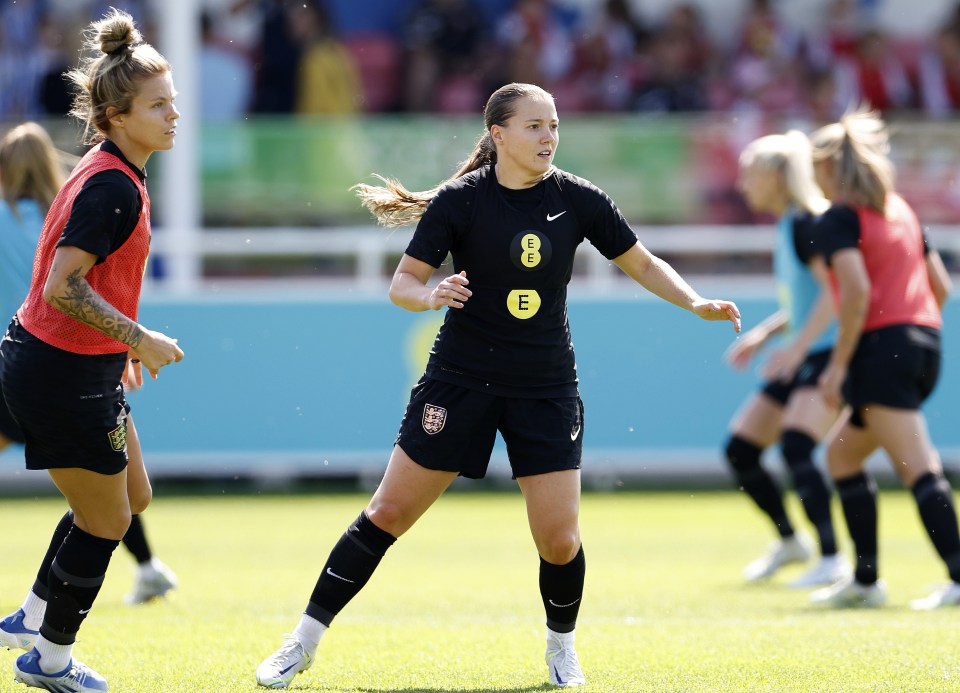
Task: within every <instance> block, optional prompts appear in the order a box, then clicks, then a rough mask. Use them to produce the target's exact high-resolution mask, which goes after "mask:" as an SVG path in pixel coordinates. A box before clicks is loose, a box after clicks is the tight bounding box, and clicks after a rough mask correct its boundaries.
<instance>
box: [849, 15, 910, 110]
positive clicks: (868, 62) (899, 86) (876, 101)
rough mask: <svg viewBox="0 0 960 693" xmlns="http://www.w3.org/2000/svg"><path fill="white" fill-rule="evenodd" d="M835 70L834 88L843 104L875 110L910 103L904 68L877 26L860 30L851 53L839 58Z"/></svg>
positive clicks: (885, 36) (893, 107)
mask: <svg viewBox="0 0 960 693" xmlns="http://www.w3.org/2000/svg"><path fill="white" fill-rule="evenodd" d="M835 70H836V71H835V77H836V81H837V90H838V92H839V94H840V96H841V98H843V99H844V100H845V101H846V103H847V104H850V105H854V104H864V105H867V106H869V107H870V108H874V109H877V110H879V111H890V110H894V109H901V108H909V107H910V106H911V105H912V104H913V89H912V88H911V86H910V80H909V78H908V76H907V71H906V69H905V67H904V65H903V63H902V62H901V61H900V59H899V57H898V56H897V54H896V52H895V51H894V50H892V47H891V45H890V41H889V39H888V37H887V35H886V34H885V33H883V32H882V31H881V30H880V29H877V28H873V29H868V30H867V31H865V32H863V34H861V36H860V38H859V40H858V41H857V49H856V52H855V53H854V55H853V57H852V58H851V59H849V60H842V61H840V62H839V63H838V64H837V66H836V68H835Z"/></svg>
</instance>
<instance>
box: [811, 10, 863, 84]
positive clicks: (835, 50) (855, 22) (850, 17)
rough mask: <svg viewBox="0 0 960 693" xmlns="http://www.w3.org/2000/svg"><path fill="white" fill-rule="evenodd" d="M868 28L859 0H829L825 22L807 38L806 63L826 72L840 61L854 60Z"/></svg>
mask: <svg viewBox="0 0 960 693" xmlns="http://www.w3.org/2000/svg"><path fill="white" fill-rule="evenodd" d="M864 25H865V22H864V18H863V12H862V10H861V7H860V4H859V3H858V2H857V0H830V4H829V6H828V7H827V12H826V21H824V22H823V24H822V25H820V26H817V27H816V29H815V30H814V31H812V32H811V33H810V35H808V36H807V37H805V43H806V50H807V60H808V61H809V62H810V64H811V65H812V66H813V67H814V69H816V70H825V69H828V67H829V66H830V65H831V64H832V63H834V62H836V61H837V60H844V59H847V60H849V59H851V58H853V55H854V53H855V52H856V49H857V39H858V38H859V36H860V33H861V31H862V30H863V27H864Z"/></svg>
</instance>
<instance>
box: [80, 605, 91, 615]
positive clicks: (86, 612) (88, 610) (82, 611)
mask: <svg viewBox="0 0 960 693" xmlns="http://www.w3.org/2000/svg"><path fill="white" fill-rule="evenodd" d="M92 608H93V607H92V606H91V607H90V609H92ZM90 609H80V613H81V614H89V613H90Z"/></svg>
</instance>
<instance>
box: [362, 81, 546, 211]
mask: <svg viewBox="0 0 960 693" xmlns="http://www.w3.org/2000/svg"><path fill="white" fill-rule="evenodd" d="M529 96H532V97H536V98H543V99H549V100H550V101H553V96H552V95H551V94H550V93H549V92H547V91H545V90H544V89H541V88H540V87H538V86H537V85H535V84H522V83H519V82H514V83H511V84H506V85H504V86H502V87H500V88H499V89H497V90H496V91H495V92H493V94H491V95H490V98H489V99H487V104H486V106H484V108H483V125H484V132H483V134H482V135H481V136H480V139H478V140H477V143H476V145H474V147H473V151H472V152H470V156H468V157H467V158H466V159H464V160H463V161H461V162H460V164H459V165H458V168H457V172H456V173H454V174H453V175H452V176H450V177H449V178H447V179H446V180H444V181H442V182H440V183H438V184H437V185H436V186H434V187H432V188H430V189H429V190H424V191H421V192H412V191H410V190H407V189H406V188H405V187H404V186H403V184H401V183H400V182H399V181H397V180H394V179H392V178H385V177H383V176H381V175H379V174H377V173H375V174H373V175H374V177H376V178H379V179H380V181H381V182H382V183H383V185H367V184H366V183H359V184H357V185H355V186H353V188H352V190H356V192H357V197H359V198H360V201H361V202H362V203H363V205H364V206H365V207H366V208H367V209H368V210H370V213H371V214H373V216H374V217H376V219H377V221H378V222H379V223H380V224H381V225H382V226H404V225H406V224H412V223H414V222H416V221H417V220H418V219H420V217H422V216H423V212H424V211H425V210H426V209H427V205H428V204H430V200H432V199H433V198H434V197H436V195H437V193H438V192H439V191H440V189H441V188H442V187H443V186H444V185H446V184H447V183H449V182H450V181H452V180H455V179H457V178H459V177H460V176H464V175H466V174H468V173H470V172H471V171H476V170H477V169H478V168H480V167H481V166H485V165H487V164H495V163H497V150H496V148H495V147H494V144H493V139H492V138H491V136H490V128H491V127H492V126H494V125H503V124H504V123H505V122H506V121H507V120H509V119H510V118H511V117H513V115H514V114H515V113H516V103H517V101H518V100H520V99H522V98H526V97H529Z"/></svg>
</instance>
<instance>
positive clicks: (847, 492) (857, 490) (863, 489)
mask: <svg viewBox="0 0 960 693" xmlns="http://www.w3.org/2000/svg"><path fill="white" fill-rule="evenodd" d="M834 485H835V486H836V487H837V494H839V495H840V496H841V497H843V498H850V497H853V496H856V495H859V494H861V493H865V494H868V495H871V496H872V495H874V494H876V492H877V485H876V484H875V483H874V481H873V477H871V476H870V475H869V474H867V473H866V472H860V473H859V474H854V475H853V476H848V477H844V478H843V479H835V480H834Z"/></svg>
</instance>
